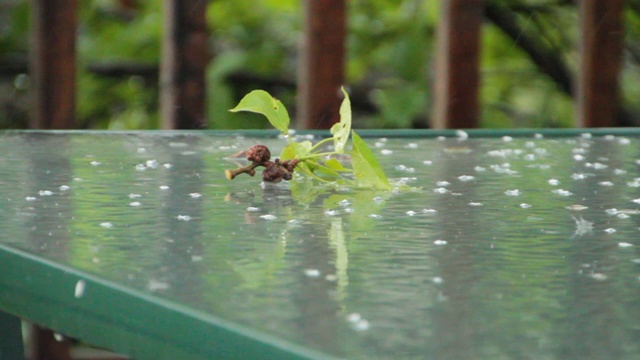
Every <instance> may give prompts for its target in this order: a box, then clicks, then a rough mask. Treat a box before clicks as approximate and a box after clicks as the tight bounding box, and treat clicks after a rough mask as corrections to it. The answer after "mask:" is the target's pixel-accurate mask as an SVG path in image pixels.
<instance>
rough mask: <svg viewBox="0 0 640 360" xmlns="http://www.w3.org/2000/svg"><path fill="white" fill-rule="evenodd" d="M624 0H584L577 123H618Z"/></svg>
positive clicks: (604, 125) (585, 125)
mask: <svg viewBox="0 0 640 360" xmlns="http://www.w3.org/2000/svg"><path fill="white" fill-rule="evenodd" d="M623 5H624V0H606V1H602V0H582V1H580V28H581V34H582V36H581V41H580V72H579V75H578V86H577V89H578V91H577V98H576V106H577V118H578V119H577V123H578V126H581V127H609V126H614V125H616V124H617V117H618V115H619V111H620V100H619V88H618V75H619V73H620V67H621V63H622V49H623V40H624V32H623V27H622V9H623Z"/></svg>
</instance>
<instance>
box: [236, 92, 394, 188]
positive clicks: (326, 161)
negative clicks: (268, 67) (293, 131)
mask: <svg viewBox="0 0 640 360" xmlns="http://www.w3.org/2000/svg"><path fill="white" fill-rule="evenodd" d="M342 93H343V94H344V100H343V101H342V104H341V105H340V122H338V123H336V124H334V125H333V126H332V127H331V129H330V133H331V135H332V136H331V137H329V138H326V139H323V140H321V141H319V142H317V143H316V144H315V145H314V144H312V143H311V141H308V140H305V141H300V142H297V141H294V140H293V139H292V137H289V136H288V134H289V123H290V119H289V113H288V112H287V109H286V108H285V106H284V105H283V104H282V103H281V102H280V101H279V100H277V99H276V98H274V97H272V96H271V95H270V94H269V93H268V92H266V91H264V90H254V91H252V92H250V93H248V94H247V95H245V97H244V98H242V100H240V103H238V105H237V106H236V107H235V108H233V109H231V110H230V111H231V112H239V111H249V112H254V113H258V114H262V115H264V116H265V117H266V118H267V120H269V122H270V123H271V125H273V127H275V128H276V129H278V130H280V132H282V134H283V135H285V136H287V137H288V140H289V143H288V144H287V146H285V147H284V148H283V149H282V152H281V153H280V158H278V159H276V160H275V161H274V162H271V161H269V159H267V160H266V161H264V162H259V161H258V162H256V161H254V160H252V159H250V160H252V161H253V162H252V164H251V165H248V166H246V167H243V168H238V169H235V170H227V177H228V178H229V179H232V178H233V177H235V176H236V175H238V174H240V173H247V174H249V175H251V176H253V175H254V174H255V170H254V169H255V168H256V167H258V166H264V167H265V168H266V169H265V171H264V172H263V179H264V180H265V181H270V179H274V177H273V174H274V173H276V172H278V171H279V172H281V173H282V174H285V175H284V177H280V178H278V177H277V176H276V177H275V180H276V181H274V182H278V181H280V180H282V179H285V180H289V179H291V176H290V175H291V173H292V172H293V169H294V168H295V169H298V170H300V171H301V172H302V173H305V174H307V175H309V176H311V177H312V178H314V179H316V180H318V181H322V182H331V181H333V182H336V183H346V184H354V185H356V186H359V187H366V188H373V189H378V190H391V185H390V184H389V180H387V177H386V175H385V173H384V170H383V169H382V167H381V166H380V164H379V163H378V161H377V159H376V158H375V156H374V154H373V151H371V149H370V148H369V147H368V146H367V144H366V143H365V142H364V140H362V138H361V137H360V136H358V134H356V132H355V131H353V130H352V129H351V101H350V100H349V94H347V92H346V91H345V90H344V88H342ZM350 137H351V139H352V140H351V142H352V146H351V151H349V152H348V154H350V155H351V166H352V168H347V167H345V166H344V165H343V164H342V163H341V162H340V160H339V159H338V158H336V155H342V154H345V153H346V151H345V149H346V146H347V144H348V142H349V138H350ZM332 141H333V150H332V151H327V150H326V149H325V148H324V147H323V145H326V144H327V143H331V142H332ZM292 164H293V165H292ZM268 171H270V173H269V174H271V177H269V176H267V175H269V174H266V173H267V172H268ZM230 174H233V176H230ZM265 174H266V175H265ZM349 174H350V176H349Z"/></svg>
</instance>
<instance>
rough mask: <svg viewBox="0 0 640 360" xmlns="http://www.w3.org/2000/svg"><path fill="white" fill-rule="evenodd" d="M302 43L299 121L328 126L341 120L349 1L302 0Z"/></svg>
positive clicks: (305, 125)
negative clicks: (347, 3)
mask: <svg viewBox="0 0 640 360" xmlns="http://www.w3.org/2000/svg"><path fill="white" fill-rule="evenodd" d="M303 7H304V10H303V11H304V19H303V22H302V23H303V32H304V37H303V42H302V46H301V52H300V57H301V61H300V65H299V69H298V106H297V116H296V117H297V119H298V124H300V126H301V127H302V128H304V129H328V128H330V127H331V125H333V124H334V123H336V122H338V121H339V120H340V115H339V109H340V103H341V102H342V94H341V93H340V87H341V86H342V85H343V84H344V66H345V36H346V2H345V0H303Z"/></svg>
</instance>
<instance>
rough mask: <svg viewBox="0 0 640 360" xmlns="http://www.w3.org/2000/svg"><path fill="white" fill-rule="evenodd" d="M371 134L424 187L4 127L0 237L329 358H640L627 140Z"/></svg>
mask: <svg viewBox="0 0 640 360" xmlns="http://www.w3.org/2000/svg"><path fill="white" fill-rule="evenodd" d="M367 141H368V142H369V144H370V146H371V148H372V150H373V151H374V152H375V153H376V155H377V156H378V159H379V160H380V162H381V164H382V166H383V167H384V169H385V171H386V172H387V175H388V176H389V177H390V178H392V179H393V181H394V182H396V183H403V184H407V185H410V186H412V187H416V188H420V190H416V191H410V192H402V191H400V192H387V193H385V192H378V191H372V190H365V189H352V188H348V187H338V188H327V187H323V186H318V185H317V184H314V183H311V182H308V181H297V182H293V183H291V184H289V183H285V182H283V183H280V184H278V185H276V186H265V187H263V186H261V184H260V180H259V178H260V177H259V174H258V175H257V176H256V177H254V178H251V177H249V176H246V175H241V176H239V177H238V178H236V179H235V180H233V181H228V180H226V178H225V176H224V170H225V169H228V168H233V167H235V166H236V164H235V163H234V162H232V161H230V160H228V159H225V157H227V156H229V155H231V154H233V153H237V152H238V151H240V150H243V149H246V148H248V147H249V146H251V145H253V144H255V143H256V142H259V143H265V144H267V145H268V146H269V147H271V150H272V153H278V152H279V150H280V149H281V148H282V146H283V145H284V144H285V143H284V141H283V140H277V139H268V140H264V139H262V140H255V139H250V138H235V137H215V136H211V137H208V136H204V135H202V136H200V135H178V136H168V135H167V136H148V135H140V136H136V135H86V134H85V135H72V136H64V135H56V136H54V135H43V134H29V135H24V134H22V135H20V134H5V135H3V136H2V137H0V150H1V152H2V154H3V157H2V158H1V159H0V185H1V186H0V195H1V196H0V201H1V202H2V206H1V207H0V224H1V226H2V230H3V234H4V235H3V237H2V240H1V241H3V242H5V243H10V244H12V245H13V246H16V247H18V248H21V249H25V250H27V251H30V252H33V253H36V254H39V255H41V256H44V257H46V258H50V259H54V260H56V261H58V262H61V263H63V264H68V265H70V266H73V267H76V268H78V269H81V270H84V271H86V272H88V273H92V274H96V275H99V276H101V277H104V278H107V279H110V280H115V281H118V282H121V283H123V284H125V285H127V286H129V287H131V288H134V289H136V290H138V291H142V292H149V293H153V294H155V295H157V296H160V297H163V298H166V299H170V300H172V301H175V302H179V303H183V304H186V305H189V306H192V307H195V308H198V309H201V310H203V311H206V312H209V313H211V314H214V315H216V316H219V317H221V318H225V319H228V320H232V321H235V322H238V323H241V324H245V325H248V326H250V327H253V328H257V329H260V330H263V331H266V332H268V333H271V334H275V335H278V336H281V337H282V338H284V339H288V340H290V341H293V342H296V343H299V344H302V345H305V346H310V347H313V348H315V349H318V350H321V351H324V352H326V353H329V354H332V355H337V356H344V357H349V358H460V359H462V358H484V359H494V358H530V357H535V358H608V357H610V356H613V355H615V357H618V358H634V357H635V356H637V354H638V353H640V332H639V331H638V329H640V310H639V309H640V251H639V250H638V249H639V248H640V240H638V239H640V189H639V188H640V140H639V139H637V138H626V137H613V136H609V137H595V136H594V137H588V136H583V137H575V138H560V139H557V138H556V139H542V138H533V137H531V138H526V139H521V138H510V137H505V138H497V139H490V140H486V139H485V140H480V141H479V140H475V139H472V138H466V137H460V138H453V139H439V140H438V139H430V140H426V139H394V138H388V139H377V138H375V139H368V140H367ZM238 163H239V164H244V163H245V162H244V161H242V160H240V161H238ZM69 291H70V294H74V291H75V296H76V297H78V298H79V297H81V296H82V294H83V293H84V292H85V291H88V290H85V286H84V283H82V286H80V288H78V287H76V289H70V290H69ZM612 354H613V355H612Z"/></svg>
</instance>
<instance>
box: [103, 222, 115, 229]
mask: <svg viewBox="0 0 640 360" xmlns="http://www.w3.org/2000/svg"><path fill="white" fill-rule="evenodd" d="M100 226H102V227H103V228H105V229H111V228H112V227H113V224H112V223H110V222H103V223H100Z"/></svg>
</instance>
